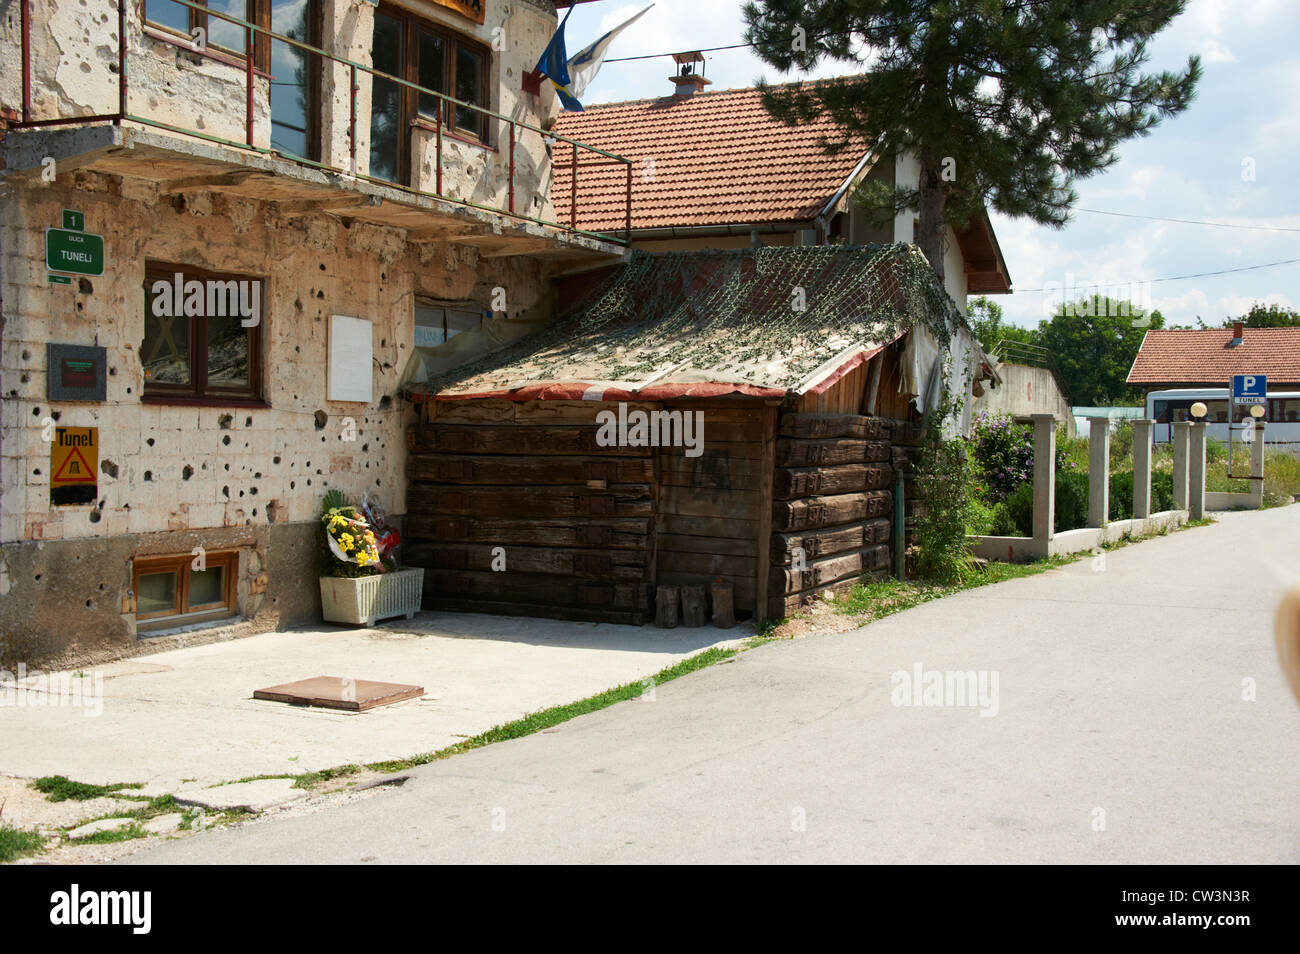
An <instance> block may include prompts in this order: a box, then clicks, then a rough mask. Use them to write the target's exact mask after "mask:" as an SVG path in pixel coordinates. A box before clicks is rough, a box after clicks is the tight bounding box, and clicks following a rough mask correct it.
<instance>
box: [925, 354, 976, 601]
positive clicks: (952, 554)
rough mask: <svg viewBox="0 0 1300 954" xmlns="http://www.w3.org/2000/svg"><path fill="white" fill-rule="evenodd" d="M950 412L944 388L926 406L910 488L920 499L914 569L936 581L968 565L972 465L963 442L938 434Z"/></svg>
mask: <svg viewBox="0 0 1300 954" xmlns="http://www.w3.org/2000/svg"><path fill="white" fill-rule="evenodd" d="M946 379H947V375H946V369H945V380H946ZM955 410H956V404H955V402H954V401H953V399H952V396H951V395H950V394H949V393H948V390H947V387H946V386H945V388H944V393H943V399H942V400H941V401H940V402H939V403H938V405H937V406H935V407H933V408H931V410H930V415H929V418H928V420H927V422H926V429H925V438H924V440H923V441H922V443H921V453H920V457H919V459H918V460H917V464H916V492H917V496H918V497H919V498H920V500H922V501H924V503H925V505H924V506H922V507H920V508H918V510H917V515H916V524H915V526H916V538H917V550H918V552H917V558H916V571H917V575H918V576H920V577H921V578H922V579H926V580H933V581H935V582H939V583H948V582H953V581H955V580H959V579H961V578H962V577H963V576H965V575H966V574H967V573H968V572H969V571H970V568H971V566H972V557H971V552H970V544H969V543H968V542H967V540H966V527H967V525H968V524H969V523H970V522H971V516H972V515H971V500H972V493H971V487H972V485H973V484H974V476H975V466H974V462H973V460H972V459H971V455H970V454H969V453H968V452H967V447H966V441H964V440H962V439H961V438H959V437H955V438H949V439H945V437H944V434H943V422H944V421H945V420H947V419H949V418H950V417H951V416H952V415H953V413H954V412H955Z"/></svg>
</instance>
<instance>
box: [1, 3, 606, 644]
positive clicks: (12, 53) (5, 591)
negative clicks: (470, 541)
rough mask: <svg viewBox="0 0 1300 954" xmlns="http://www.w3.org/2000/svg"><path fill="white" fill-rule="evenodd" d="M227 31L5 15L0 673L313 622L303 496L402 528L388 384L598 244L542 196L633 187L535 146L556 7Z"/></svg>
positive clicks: (599, 257)
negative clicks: (357, 504) (571, 180)
mask: <svg viewBox="0 0 1300 954" xmlns="http://www.w3.org/2000/svg"><path fill="white" fill-rule="evenodd" d="M564 5H565V4H561V5H560V6H561V7H563V6H564ZM225 9H226V10H227V11H229V12H228V14H227V18H223V16H222V15H221V14H220V13H218V12H217V10H216V8H215V6H214V7H213V8H212V9H208V8H207V7H206V6H205V5H204V4H203V3H201V2H191V0H120V2H118V0H80V2H74V0H23V2H21V3H15V4H13V5H11V6H10V7H9V8H8V10H7V12H6V15H5V18H4V20H3V22H0V110H2V122H0V133H2V134H3V139H2V140H0V159H2V160H3V166H4V168H3V174H4V178H3V196H2V197H0V202H2V206H0V207H2V209H3V212H2V213H0V314H2V318H0V321H2V325H3V350H2V352H0V392H2V394H0V397H2V400H0V415H2V416H0V424H2V428H0V637H2V638H0V662H3V663H14V662H19V661H25V662H27V663H28V664H29V665H33V664H40V665H75V664H80V663H83V662H94V661H96V660H100V659H106V658H112V657H116V656H122V655H129V654H131V653H135V652H143V651H149V650H153V649H159V648H166V647H167V646H173V645H180V644H184V643H185V642H189V641H196V640H203V639H210V638H224V637H227V636H230V635H238V634H244V633H252V632H261V631H267V630H273V629H277V628H284V627H286V626H291V625H297V624H303V623H311V622H314V621H319V619H320V601H319V599H320V598H319V590H318V587H317V585H316V577H317V572H318V571H317V566H316V560H317V551H318V541H317V536H316V534H317V529H318V524H319V513H320V508H321V501H322V497H323V495H324V494H325V492H326V491H327V490H331V489H338V490H341V491H343V492H344V493H346V494H348V495H349V496H351V497H353V498H354V499H355V498H356V497H358V496H359V495H360V494H362V493H365V492H369V493H373V494H375V495H377V497H378V499H379V501H380V502H381V504H382V505H383V506H384V507H385V508H386V509H387V511H388V513H389V515H390V518H391V519H392V521H393V522H394V523H396V524H398V525H399V526H400V525H401V523H402V519H403V516H404V511H405V504H406V489H407V487H406V480H407V479H406V476H405V464H406V449H405V436H404V431H405V430H406V428H407V427H408V426H409V425H410V424H411V423H412V421H413V420H414V417H415V413H416V412H415V410H414V409H413V405H412V403H411V402H410V401H409V400H408V399H407V398H406V397H405V396H404V395H405V394H406V393H407V392H408V391H409V390H410V388H412V387H418V386H419V384H420V382H421V381H423V380H425V379H426V378H428V377H429V376H430V375H432V374H436V373H439V372H440V371H442V370H445V369H446V368H447V367H450V366H454V365H455V364H457V363H459V362H463V361H465V360H469V359H471V358H473V357H476V356H478V355H481V354H483V353H486V352H489V351H492V350H493V349H496V348H499V347H501V346H502V345H504V344H506V343H508V342H510V341H512V340H514V339H516V338H518V337H520V336H522V335H524V334H526V333H528V332H530V331H532V330H535V329H536V328H538V327H540V326H541V325H543V324H545V322H546V321H547V320H548V319H549V317H550V313H551V304H550V295H551V288H552V282H553V280H554V279H555V278H556V277H557V276H561V275H563V274H566V273H568V272H571V271H576V270H582V269H585V268H590V267H594V266H599V265H607V264H609V263H611V262H616V261H618V260H619V259H620V257H621V255H622V252H623V246H622V245H621V243H620V242H619V241H618V239H617V237H610V236H608V235H597V234H593V233H592V232H588V231H583V230H582V229H581V228H575V227H574V221H573V219H572V217H570V218H569V219H568V220H565V219H557V216H556V213H555V208H554V206H553V204H552V203H551V201H550V198H549V196H550V176H551V174H552V167H553V162H559V161H561V160H560V158H559V157H560V156H561V154H563V161H564V162H566V163H568V164H569V165H570V167H572V166H573V165H574V164H575V163H576V164H577V166H578V168H579V176H580V177H581V175H582V172H583V171H586V169H587V168H588V166H590V167H592V168H594V167H597V166H599V167H601V168H604V167H609V168H614V169H618V170H622V172H621V173H620V174H626V169H625V167H626V165H627V164H626V163H623V162H621V160H620V158H619V157H618V156H616V155H612V154H610V153H609V152H608V151H603V152H602V151H593V150H589V149H586V148H584V147H583V146H582V145H580V144H575V143H572V142H570V141H568V140H567V139H564V138H562V137H559V138H557V137H555V136H553V135H550V134H549V133H548V125H549V124H548V123H547V120H546V117H547V116H548V115H549V114H550V112H549V104H548V102H547V101H546V100H545V99H544V96H543V92H542V87H541V85H540V82H539V80H540V78H539V77H537V76H536V75H534V74H532V73H531V70H532V67H533V65H534V64H535V63H536V62H537V58H538V56H539V54H540V52H541V51H542V49H543V48H544V47H545V45H546V43H547V42H548V40H549V39H550V37H551V35H552V34H553V33H554V31H555V28H556V25H557V14H556V5H555V4H553V3H551V2H550V0H509V2H504V0H401V2H396V0H395V2H392V3H389V2H387V0H385V2H380V3H378V4H373V3H370V2H363V0H307V2H301V0H293V2H289V0H247V3H246V4H245V3H244V2H242V0H241V2H236V3H233V4H231V5H229V6H228V7H226V8H225ZM229 17H233V19H231V18H229ZM448 96H451V97H454V101H452V100H449V99H447V98H446V97H448ZM577 195H578V200H579V202H581V201H582V195H583V192H582V184H581V181H580V182H579V186H578V190H577Z"/></svg>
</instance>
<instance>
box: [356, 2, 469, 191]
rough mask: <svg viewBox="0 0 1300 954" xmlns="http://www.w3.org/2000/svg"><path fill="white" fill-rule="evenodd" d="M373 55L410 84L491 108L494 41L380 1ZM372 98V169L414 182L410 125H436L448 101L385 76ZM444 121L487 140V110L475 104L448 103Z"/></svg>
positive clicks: (451, 131) (448, 129)
mask: <svg viewBox="0 0 1300 954" xmlns="http://www.w3.org/2000/svg"><path fill="white" fill-rule="evenodd" d="M371 62H372V64H373V65H374V68H375V69H376V70H379V71H380V72H382V73H388V74H389V75H392V76H396V77H398V78H399V79H403V80H405V81H407V82H408V83H415V84H416V85H417V86H421V87H423V88H425V89H430V90H434V91H436V92H439V93H442V94H443V95H445V96H450V97H452V98H453V99H458V100H460V101H462V102H465V103H471V104H472V105H474V106H479V107H482V108H483V109H488V108H490V107H491V96H490V90H489V87H488V72H489V68H490V66H491V62H492V58H491V53H490V51H489V50H488V48H487V47H486V46H484V45H483V44H481V43H477V42H475V41H474V40H472V39H470V38H469V37H465V36H461V35H460V34H457V33H453V32H451V31H450V30H446V29H444V28H442V27H440V26H437V25H435V24H433V23H431V22H429V21H428V20H425V19H422V18H421V17H418V16H416V15H415V14H412V13H408V12H407V11H405V10H402V9H399V8H397V7H392V6H389V5H387V4H382V3H381V4H380V6H379V9H378V11H376V13H375V30H374V36H373V40H372V60H371ZM370 98H371V105H370V174H371V175H372V176H374V177H375V178H377V179H386V180H388V181H389V182H409V181H410V151H411V150H410V142H411V138H410V130H411V127H412V125H420V126H425V127H427V128H434V127H436V126H437V124H438V110H439V105H440V104H441V100H440V99H439V98H438V97H437V96H432V95H430V94H428V93H421V92H419V91H417V90H414V89H411V88H410V87H409V86H403V85H402V84H400V83H394V82H393V81H392V80H386V79H383V78H382V77H378V76H376V77H374V80H373V86H372V90H371V97H370ZM442 128H443V131H444V132H445V133H446V134H448V135H450V136H461V137H464V138H467V139H470V140H473V141H477V142H481V143H483V144H485V145H486V144H488V134H489V128H490V127H489V124H488V122H487V117H486V116H485V115H484V114H483V113H480V112H477V111H476V110H473V109H469V108H467V107H464V106H456V107H454V108H452V107H449V108H448V109H446V110H444V111H443V115H442ZM411 184H412V185H414V183H411Z"/></svg>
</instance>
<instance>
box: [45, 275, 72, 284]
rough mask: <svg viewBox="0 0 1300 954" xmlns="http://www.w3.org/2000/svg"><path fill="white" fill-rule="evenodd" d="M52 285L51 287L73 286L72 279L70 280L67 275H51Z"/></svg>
mask: <svg viewBox="0 0 1300 954" xmlns="http://www.w3.org/2000/svg"><path fill="white" fill-rule="evenodd" d="M50 284H51V285H71V284H72V279H71V278H69V277H68V276H67V275H51V276H50Z"/></svg>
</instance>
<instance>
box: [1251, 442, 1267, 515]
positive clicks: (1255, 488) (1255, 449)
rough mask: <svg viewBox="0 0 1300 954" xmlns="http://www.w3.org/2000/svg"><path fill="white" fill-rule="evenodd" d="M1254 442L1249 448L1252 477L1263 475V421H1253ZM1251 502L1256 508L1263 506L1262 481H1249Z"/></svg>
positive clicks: (1261, 476)
mask: <svg viewBox="0 0 1300 954" xmlns="http://www.w3.org/2000/svg"><path fill="white" fill-rule="evenodd" d="M1254 437H1255V443H1254V444H1252V445H1251V448H1250V475H1251V476H1252V477H1260V478H1263V476H1264V422H1263V421H1256V422H1255V434H1254ZM1250 496H1251V503H1252V504H1253V505H1254V506H1255V507H1256V508H1257V509H1258V508H1259V507H1262V506H1264V481H1263V480H1262V479H1261V480H1252V481H1251V482H1250Z"/></svg>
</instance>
